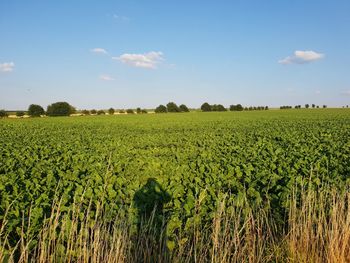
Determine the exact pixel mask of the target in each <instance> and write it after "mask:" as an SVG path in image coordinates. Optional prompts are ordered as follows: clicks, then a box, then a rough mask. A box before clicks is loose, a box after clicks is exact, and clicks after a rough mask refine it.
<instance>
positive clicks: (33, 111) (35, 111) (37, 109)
mask: <svg viewBox="0 0 350 263" xmlns="http://www.w3.org/2000/svg"><path fill="white" fill-rule="evenodd" d="M44 114H45V111H44V109H43V107H41V106H40V105H37V104H31V105H29V107H28V115H29V116H30V117H40V116H41V115H44Z"/></svg>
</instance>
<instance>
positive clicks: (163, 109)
mask: <svg viewBox="0 0 350 263" xmlns="http://www.w3.org/2000/svg"><path fill="white" fill-rule="evenodd" d="M154 112H155V113H166V112H167V108H166V107H165V106H164V105H159V106H158V107H157V108H156V109H155V111H154Z"/></svg>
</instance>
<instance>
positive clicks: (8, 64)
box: [0, 62, 15, 72]
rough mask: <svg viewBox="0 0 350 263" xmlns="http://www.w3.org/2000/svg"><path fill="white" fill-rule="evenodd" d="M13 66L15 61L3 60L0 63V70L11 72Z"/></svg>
mask: <svg viewBox="0 0 350 263" xmlns="http://www.w3.org/2000/svg"><path fill="white" fill-rule="evenodd" d="M14 68H15V63H13V62H5V63H0V72H12V71H13V70H14Z"/></svg>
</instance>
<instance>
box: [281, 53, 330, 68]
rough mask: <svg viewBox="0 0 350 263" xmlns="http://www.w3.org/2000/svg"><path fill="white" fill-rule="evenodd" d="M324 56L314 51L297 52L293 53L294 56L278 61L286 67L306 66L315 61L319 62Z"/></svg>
mask: <svg viewBox="0 0 350 263" xmlns="http://www.w3.org/2000/svg"><path fill="white" fill-rule="evenodd" d="M324 56H325V55H324V54H321V53H317V52H315V51H312V50H309V51H300V50H297V51H295V52H294V55H292V56H288V57H286V58H284V59H281V60H279V61H278V63H280V64H284V65H288V64H306V63H310V62H313V61H316V60H320V59H322V58H324Z"/></svg>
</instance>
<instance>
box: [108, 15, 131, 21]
mask: <svg viewBox="0 0 350 263" xmlns="http://www.w3.org/2000/svg"><path fill="white" fill-rule="evenodd" d="M112 17H113V18H114V19H116V20H121V21H123V22H129V21H130V18H129V17H127V16H121V15H118V14H113V15H112Z"/></svg>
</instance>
